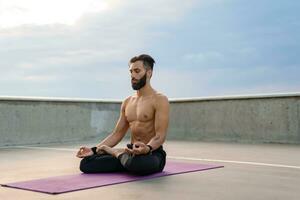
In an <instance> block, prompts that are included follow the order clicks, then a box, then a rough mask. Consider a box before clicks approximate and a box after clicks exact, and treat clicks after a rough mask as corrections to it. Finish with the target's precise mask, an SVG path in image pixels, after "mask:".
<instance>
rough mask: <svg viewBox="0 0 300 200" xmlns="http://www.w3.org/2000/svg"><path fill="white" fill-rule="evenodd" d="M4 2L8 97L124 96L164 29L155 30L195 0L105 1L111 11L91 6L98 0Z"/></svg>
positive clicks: (0, 65)
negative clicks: (132, 69)
mask: <svg viewBox="0 0 300 200" xmlns="http://www.w3.org/2000/svg"><path fill="white" fill-rule="evenodd" d="M0 1H1V0H0ZM2 2H5V4H2V5H5V6H4V7H3V6H2V7H1V11H0V13H1V14H0V15H1V16H0V53H1V55H2V56H1V57H2V58H1V60H0V69H1V71H2V73H1V76H0V83H1V84H2V85H6V87H2V88H1V93H0V95H22V96H26V95H34V96H39V95H42V96H70V95H71V96H78V97H98V98H101V97H107V98H110V97H111V98H122V97H124V96H127V95H128V93H131V92H132V90H131V88H130V84H129V83H130V82H129V80H130V79H129V73H128V66H127V62H128V60H129V58H130V57H131V56H134V55H136V54H139V53H144V52H147V46H148V43H149V42H150V41H153V40H155V38H156V37H157V38H159V37H161V36H162V35H163V34H164V33H163V32H155V31H153V30H152V29H151V27H152V26H153V25H155V24H157V25H164V24H167V23H175V22H176V21H177V20H180V19H181V17H182V15H184V14H185V13H186V12H187V11H188V10H189V9H190V8H191V7H192V5H193V3H194V2H195V1H191V0H189V1H184V2H182V1H173V0H166V1H158V0H155V1H151V2H149V1H145V0H130V1H129V0H128V1H119V0H109V1H101V2H103V3H106V4H107V6H108V8H109V9H106V10H105V11H104V10H102V11H97V10H93V9H92V8H94V7H93V6H92V7H91V6H90V7H88V6H89V5H91V4H92V3H93V2H96V1H93V0H89V1H81V0H78V1H69V0H62V1H61V0H59V1H58V0H55V1H47V3H45V4H43V3H41V2H45V1H38V2H36V1H34V0H31V1H21V0H20V1H16V0H12V1H1V3H2ZM25 2H26V3H25ZM58 2H59V7H58V8H57V7H56V6H58V5H57V4H58ZM97 2H100V1H97ZM27 3H28V4H27ZM35 3H36V4H35ZM34 4H35V6H36V7H34V6H33V5H34ZM42 4H43V5H42ZM83 4H84V5H83ZM70 5H72V6H74V8H70ZM170 5H172V6H170ZM32 6H33V7H32ZM79 7H82V10H78V9H79ZM96 7H97V6H96ZM100 7H101V6H100ZM3 9H4V10H3ZM72 9H73V10H72ZM80 9H81V8H80ZM63 11H64V12H65V13H69V14H70V16H63V13H64V12H63ZM41 12H45V13H44V14H45V15H42V14H41ZM73 12H74V13H75V14H76V16H75V14H74V16H73V15H72V13H73ZM26 13H27V14H26ZM51 13H52V14H51ZM13 14H16V18H15V19H16V21H14V22H12V21H9V20H8V19H9V18H10V16H11V15H13ZM18 16H19V17H20V16H23V17H22V19H21V18H18ZM35 17H36V18H40V19H38V20H41V21H34V20H33V18H35ZM69 17H70V18H69ZM71 18H72V19H73V20H74V21H72V20H71ZM61 19H62V21H59V20H61ZM1 20H2V21H1ZM22 20H23V21H22ZM64 20H65V21H64ZM9 23H11V24H9ZM70 24H72V25H71V26H70ZM1 26H2V28H1ZM145 50H146V51H145ZM70 90H72V91H73V93H70ZM94 90H97V93H95V92H94ZM83 91H84V92H83ZM96 95H97V96H96Z"/></svg>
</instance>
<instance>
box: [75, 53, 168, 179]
mask: <svg viewBox="0 0 300 200" xmlns="http://www.w3.org/2000/svg"><path fill="white" fill-rule="evenodd" d="M154 63H155V61H154V59H153V58H152V57H151V56H149V55H145V54H142V55H139V56H136V57H133V58H132V59H131V60H130V62H129V71H130V74H131V84H132V88H133V89H134V90H136V93H135V94H134V95H132V96H129V97H128V98H126V99H125V100H124V101H123V102H122V105H121V112H120V117H119V120H118V122H117V124H116V127H115V129H114V130H113V132H112V133H111V134H110V135H109V136H107V137H106V138H105V139H104V140H103V141H101V142H100V143H99V144H98V145H97V146H96V147H92V148H89V147H81V148H80V149H79V151H78V153H77V157H79V158H83V159H82V160H81V163H80V170H81V171H82V172H84V173H100V172H115V171H129V172H131V173H134V174H140V175H146V174H151V173H155V172H160V171H162V170H163V168H164V166H165V162H166V152H165V151H164V150H163V147H162V145H163V143H164V141H165V139H166V134H167V129H168V124H169V102H168V98H167V97H166V96H164V95H162V94H160V93H158V92H157V91H155V90H154V89H153V88H152V87H151V85H150V79H151V77H152V72H153V65H154ZM128 128H130V131H131V144H128V145H127V147H125V148H123V149H117V148H113V147H114V146H116V145H117V144H118V143H119V142H120V141H121V140H122V138H123V137H124V136H125V134H126V132H127V130H128Z"/></svg>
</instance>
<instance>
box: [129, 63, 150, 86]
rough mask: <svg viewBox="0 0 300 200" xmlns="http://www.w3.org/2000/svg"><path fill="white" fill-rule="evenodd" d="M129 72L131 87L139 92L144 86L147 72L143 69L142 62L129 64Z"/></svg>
mask: <svg viewBox="0 0 300 200" xmlns="http://www.w3.org/2000/svg"><path fill="white" fill-rule="evenodd" d="M129 72H130V74H131V86H132V88H133V89H134V90H139V89H141V88H142V87H144V86H145V85H146V82H147V71H146V69H145V68H144V64H143V61H136V62H134V63H131V64H130V67H129Z"/></svg>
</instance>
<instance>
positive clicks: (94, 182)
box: [1, 161, 223, 194]
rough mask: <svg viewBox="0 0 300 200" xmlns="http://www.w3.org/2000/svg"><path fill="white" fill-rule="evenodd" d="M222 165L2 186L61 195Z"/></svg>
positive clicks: (181, 166)
mask: <svg viewBox="0 0 300 200" xmlns="http://www.w3.org/2000/svg"><path fill="white" fill-rule="evenodd" d="M221 167H223V166H220V165H208V164H196V163H183V162H174V161H167V163H166V166H165V168H164V170H163V172H160V173H155V174H151V175H147V176H136V175H131V174H128V173H126V172H117V173H116V172H115V173H99V174H83V173H81V174H75V175H65V176H56V177H50V178H43V179H37V180H30V181H22V182H15V183H7V184H1V185H2V186H4V187H12V188H18V189H24V190H30V191H35V192H43V193H48V194H60V193H65V192H72V191H77V190H84V189H89V188H95V187H101V186H106V185H113V184H119V183H125V182H131V181H138V180H146V179H151V178H156V177H162V176H170V175H175V174H182V173H188V172H195V171H202V170H209V169H215V168H221Z"/></svg>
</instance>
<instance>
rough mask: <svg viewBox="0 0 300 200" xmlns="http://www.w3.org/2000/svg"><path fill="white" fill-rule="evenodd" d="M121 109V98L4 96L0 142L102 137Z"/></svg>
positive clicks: (44, 141) (33, 141) (20, 142)
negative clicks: (77, 98) (114, 99)
mask: <svg viewBox="0 0 300 200" xmlns="http://www.w3.org/2000/svg"><path fill="white" fill-rule="evenodd" d="M119 112H120V102H119V101H99V100H98V101H96V100H94V101H92V100H74V99H46V98H4V97H2V98H0V145H2V146H3V145H18V144H35V143H49V142H65V141H80V140H87V139H90V138H94V137H97V138H99V139H101V138H104V137H105V136H106V135H108V134H109V133H110V132H111V131H112V128H113V127H114V124H115V122H116V121H117V119H118V115H119Z"/></svg>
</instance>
